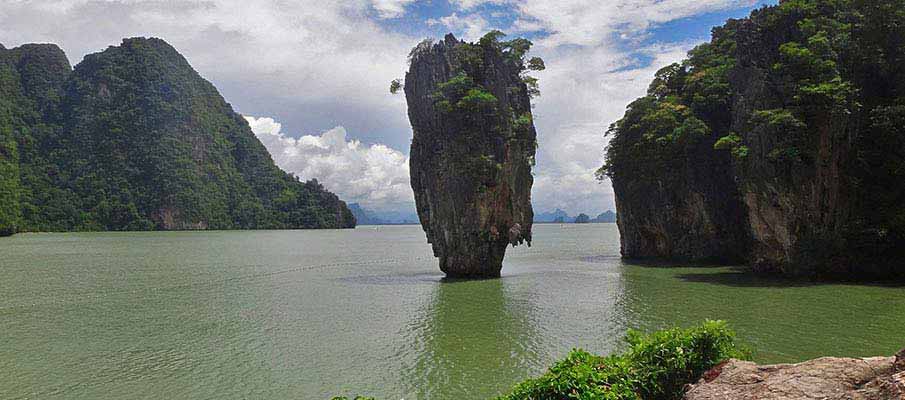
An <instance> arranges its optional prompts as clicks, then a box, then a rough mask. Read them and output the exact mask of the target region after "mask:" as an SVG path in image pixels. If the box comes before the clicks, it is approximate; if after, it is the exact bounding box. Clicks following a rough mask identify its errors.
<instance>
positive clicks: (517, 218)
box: [391, 31, 543, 278]
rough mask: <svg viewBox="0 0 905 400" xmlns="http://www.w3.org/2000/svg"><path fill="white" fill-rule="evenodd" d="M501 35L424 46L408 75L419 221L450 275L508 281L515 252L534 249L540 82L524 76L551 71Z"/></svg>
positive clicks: (414, 55)
mask: <svg viewBox="0 0 905 400" xmlns="http://www.w3.org/2000/svg"><path fill="white" fill-rule="evenodd" d="M500 36H502V35H501V34H500V33H499V32H496V31H495V32H491V33H490V34H488V35H487V36H485V37H484V38H482V39H481V40H480V41H479V42H477V43H466V42H463V41H460V40H458V39H456V38H455V37H454V36H453V35H451V34H450V35H447V36H446V38H445V39H444V40H443V41H441V42H439V43H436V44H433V43H431V42H430V41H425V42H422V43H421V44H420V45H418V46H417V47H416V48H415V49H414V50H412V54H411V66H410V68H409V71H408V72H407V73H406V75H405V98H406V101H407V103H408V114H409V121H410V122H411V124H412V130H413V131H414V137H413V139H412V147H411V161H410V167H411V181H412V189H413V190H414V193H415V203H416V206H417V210H418V217H419V219H420V220H421V225H422V227H423V228H424V231H425V233H426V234H427V240H428V242H430V243H431V246H432V247H433V252H434V256H436V257H438V258H439V259H440V269H441V270H442V271H443V272H445V273H446V274H447V276H451V277H469V278H472V277H473V278H476V277H495V276H499V275H500V269H501V268H502V262H503V256H504V255H505V253H506V247H507V246H508V245H510V244H511V245H513V246H515V245H518V244H520V243H522V242H528V244H529V245H530V243H531V223H532V219H533V216H534V213H533V211H532V209H531V185H532V184H533V181H534V179H533V177H532V175H531V167H532V165H533V164H534V153H535V148H536V135H537V134H536V132H535V130H534V123H533V121H532V117H531V104H530V98H531V95H532V94H535V93H536V80H535V79H534V78H531V77H529V76H526V75H525V74H524V73H525V71H526V70H527V69H535V70H537V69H542V68H543V63H542V61H540V60H539V59H532V60H530V61H526V60H525V58H524V56H525V54H526V52H527V51H528V49H529V48H530V46H531V42H529V41H527V40H524V39H515V40H512V41H508V42H500V41H498V38H499V37H500ZM391 90H393V89H392V88H391Z"/></svg>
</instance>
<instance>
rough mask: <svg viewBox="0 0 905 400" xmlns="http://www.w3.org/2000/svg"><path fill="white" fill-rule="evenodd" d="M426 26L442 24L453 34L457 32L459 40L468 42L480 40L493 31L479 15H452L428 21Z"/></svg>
mask: <svg viewBox="0 0 905 400" xmlns="http://www.w3.org/2000/svg"><path fill="white" fill-rule="evenodd" d="M427 24H428V25H437V24H442V25H443V26H446V27H447V28H449V29H451V30H453V31H455V32H459V33H460V36H461V37H460V38H459V39H463V40H465V41H468V42H473V41H476V40H478V39H480V38H481V36H484V34H485V33H487V32H489V31H490V30H492V29H493V28H491V27H490V23H488V22H487V20H486V19H485V18H484V17H482V16H481V15H480V14H468V15H464V16H463V15H460V14H457V13H453V14H450V15H447V16H445V17H441V18H440V19H430V20H428V21H427Z"/></svg>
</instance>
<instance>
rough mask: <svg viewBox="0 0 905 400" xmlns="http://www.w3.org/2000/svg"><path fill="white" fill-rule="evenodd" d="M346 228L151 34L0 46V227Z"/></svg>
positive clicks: (341, 207)
mask: <svg viewBox="0 0 905 400" xmlns="http://www.w3.org/2000/svg"><path fill="white" fill-rule="evenodd" d="M354 225H355V219H354V217H353V216H352V213H351V212H350V211H349V209H348V208H347V207H346V205H345V203H344V202H342V201H340V200H339V199H338V198H337V197H336V196H335V195H334V194H332V193H330V192H328V191H326V190H325V189H324V188H323V187H322V186H321V185H320V184H318V182H317V181H314V180H312V181H308V182H301V181H299V180H298V178H296V177H293V176H292V175H290V174H287V173H286V172H284V171H282V170H280V169H279V168H278V167H277V166H276V165H275V164H274V162H273V160H272V159H271V157H270V155H269V153H268V152H267V150H266V149H265V148H264V146H263V145H262V144H261V143H260V142H259V141H258V139H257V138H256V137H255V136H254V134H253V133H252V132H251V129H250V128H249V126H248V123H247V122H246V121H245V120H244V119H243V118H242V117H241V116H240V115H239V114H237V113H235V112H234V111H233V109H232V107H231V106H230V105H229V104H228V103H226V101H225V100H224V99H223V98H222V97H221V96H220V94H219V93H218V92H217V89H216V88H215V87H214V86H213V85H212V84H211V83H210V82H208V81H206V80H204V79H203V78H202V77H201V76H199V75H198V73H197V72H195V70H193V69H192V67H191V66H190V65H189V64H188V62H187V61H186V60H185V58H183V57H182V56H181V55H180V54H179V53H178V52H177V51H176V50H175V49H174V48H173V47H171V46H170V45H168V44H167V43H166V42H164V41H163V40H160V39H153V38H152V39H145V38H133V39H125V40H124V41H123V43H122V44H121V45H120V46H111V47H109V48H108V49H107V50H105V51H103V52H101V53H97V54H91V55H89V56H87V57H85V59H84V61H82V62H81V63H80V64H78V65H77V66H76V67H75V68H74V69H73V68H71V67H70V64H69V61H68V60H67V58H66V56H65V54H63V51H62V50H60V48H59V47H57V46H55V45H51V44H40V45H37V44H29V45H23V46H20V47H17V48H14V49H6V48H3V47H2V46H0V233H2V234H12V233H15V232H21V231H73V230H76V231H81V230H154V229H250V228H257V229H281V228H287V229H288V228H346V227H353V226H354Z"/></svg>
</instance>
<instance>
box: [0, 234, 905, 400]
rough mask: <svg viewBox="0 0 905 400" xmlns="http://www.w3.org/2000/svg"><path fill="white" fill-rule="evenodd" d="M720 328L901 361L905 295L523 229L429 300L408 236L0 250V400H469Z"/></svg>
mask: <svg viewBox="0 0 905 400" xmlns="http://www.w3.org/2000/svg"><path fill="white" fill-rule="evenodd" d="M706 318H711V319H724V320H727V321H729V323H730V324H731V326H732V327H734V328H735V329H736V330H737V331H738V333H739V335H740V337H741V339H742V340H743V341H745V342H746V343H748V344H749V345H751V346H752V347H753V348H755V349H756V351H757V352H756V359H757V360H758V361H761V362H792V361H799V360H804V359H807V358H813V357H817V356H823V355H838V356H868V355H879V354H891V353H893V352H895V351H896V350H898V349H899V348H901V347H905V287H901V286H900V287H897V286H883V285H863V284H862V285H855V284H809V283H802V282H788V281H781V280H772V279H763V278H757V277H752V276H749V275H745V274H742V273H740V272H738V271H737V270H735V269H733V268H730V267H701V266H697V267H683V266H678V265H667V266H662V265H661V266H654V267H652V266H638V265H630V264H627V263H625V262H623V261H622V260H620V258H619V236H618V232H617V230H616V227H615V226H614V225H612V224H599V225H563V226H560V225H538V226H536V227H535V241H534V246H533V247H531V248H527V247H519V248H515V249H510V250H509V252H508V255H507V257H506V261H505V263H504V268H503V277H502V279H498V280H484V281H459V282H456V281H445V280H443V279H442V275H441V274H440V273H439V270H438V269H437V263H436V261H435V259H434V258H433V257H432V256H431V253H430V247H429V245H428V244H426V243H425V239H424V234H423V232H422V231H421V229H420V227H417V226H395V227H389V226H384V227H379V228H377V227H372V226H371V227H359V228H357V229H355V230H345V231H251V232H248V231H230V232H148V233H73V234H21V235H17V236H13V237H11V238H2V239H0V399H176V398H180V399H181V398H186V399H189V398H190V399H328V398H329V397H330V396H332V395H339V394H345V395H350V394H356V393H361V394H368V395H372V396H377V397H379V398H384V399H403V398H404V399H482V398H488V397H492V396H494V395H496V394H499V393H501V392H503V391H505V390H506V389H508V388H509V387H511V386H512V385H513V384H515V383H516V382H518V381H520V380H522V379H525V378H527V377H529V376H533V375H536V374H539V373H542V372H543V371H544V369H545V368H546V367H547V366H548V365H549V364H550V363H551V362H553V361H554V360H556V359H558V358H560V357H562V356H564V355H565V354H566V353H567V352H568V351H569V350H570V349H571V348H574V347H582V348H585V349H588V350H591V351H594V352H598V353H609V352H612V351H618V350H620V349H622V347H623V345H622V343H621V339H620V338H621V336H622V335H623V333H624V331H625V330H626V329H627V328H641V329H657V328H664V327H668V326H672V325H692V324H695V323H698V322H700V321H701V320H703V319H706Z"/></svg>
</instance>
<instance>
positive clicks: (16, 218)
mask: <svg viewBox="0 0 905 400" xmlns="http://www.w3.org/2000/svg"><path fill="white" fill-rule="evenodd" d="M0 68H2V66H0ZM4 97H5V96H4ZM8 108H9V104H8V102H7V101H4V100H0V236H5V235H11V234H13V233H16V231H17V230H18V229H19V223H20V218H21V211H20V206H19V193H20V189H19V150H18V145H17V144H16V140H15V137H13V132H12V129H11V126H10V125H11V123H10V122H9V119H10V117H9V114H10V112H9V109H8Z"/></svg>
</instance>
